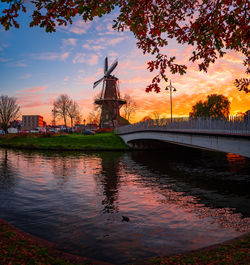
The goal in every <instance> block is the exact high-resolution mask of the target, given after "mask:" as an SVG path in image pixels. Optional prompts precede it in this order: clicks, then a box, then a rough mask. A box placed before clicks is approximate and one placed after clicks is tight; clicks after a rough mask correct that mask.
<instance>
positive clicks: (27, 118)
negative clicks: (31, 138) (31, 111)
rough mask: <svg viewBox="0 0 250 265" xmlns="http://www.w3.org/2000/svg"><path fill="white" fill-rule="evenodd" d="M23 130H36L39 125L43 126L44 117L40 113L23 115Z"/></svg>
mask: <svg viewBox="0 0 250 265" xmlns="http://www.w3.org/2000/svg"><path fill="white" fill-rule="evenodd" d="M22 122H23V127H22V129H23V130H34V129H36V128H37V127H43V117H42V116H40V115H23V116H22Z"/></svg>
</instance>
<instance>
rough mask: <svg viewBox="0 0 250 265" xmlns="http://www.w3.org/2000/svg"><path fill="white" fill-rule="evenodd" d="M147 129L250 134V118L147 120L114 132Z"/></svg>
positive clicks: (119, 128) (122, 132) (121, 132)
mask: <svg viewBox="0 0 250 265" xmlns="http://www.w3.org/2000/svg"><path fill="white" fill-rule="evenodd" d="M147 130H148V131H149V130H154V131H155V130H157V131H179V132H190V133H192V132H194V133H195V132H196V133H213V134H226V135H242V136H244V135H245V136H250V119H248V117H245V118H242V117H235V116H230V117H229V119H224V118H220V119H215V118H205V117H199V118H190V117H182V118H173V119H172V122H171V119H159V120H147V121H143V122H138V123H134V124H131V125H126V126H122V127H118V128H116V130H115V133H116V134H124V133H132V132H136V131H147Z"/></svg>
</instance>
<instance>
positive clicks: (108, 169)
mask: <svg viewBox="0 0 250 265" xmlns="http://www.w3.org/2000/svg"><path fill="white" fill-rule="evenodd" d="M121 157H122V153H112V152H110V153H104V154H100V158H101V167H102V168H101V170H100V172H98V173H97V174H96V175H95V180H96V182H97V185H98V187H99V189H100V190H101V193H102V194H103V195H104V198H103V200H102V204H103V207H104V208H103V213H115V212H118V211H119V206H118V205H119V204H118V193H119V187H120V167H121Z"/></svg>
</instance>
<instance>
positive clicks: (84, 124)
mask: <svg viewBox="0 0 250 265" xmlns="http://www.w3.org/2000/svg"><path fill="white" fill-rule="evenodd" d="M85 122H86V120H85V119H84V120H83V125H84V131H85Z"/></svg>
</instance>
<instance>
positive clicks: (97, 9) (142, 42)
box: [0, 0, 250, 93]
mask: <svg viewBox="0 0 250 265" xmlns="http://www.w3.org/2000/svg"><path fill="white" fill-rule="evenodd" d="M1 2H7V3H8V5H6V9H5V10H4V11H3V15H2V16H1V17H0V23H1V24H2V25H3V27H4V28H5V29H6V30H8V29H9V28H10V27H12V26H13V25H14V26H15V27H16V28H18V27H19V24H18V22H17V17H18V16H19V13H20V12H26V7H25V5H26V3H25V2H24V1H22V0H15V1H13V0H1ZM32 4H33V5H34V11H33V15H32V21H31V22H30V26H31V27H33V26H37V25H39V26H40V27H44V28H45V30H46V32H53V31H55V30H56V25H59V26H60V25H65V26H66V25H67V24H68V23H72V18H73V17H74V16H76V15H80V16H81V17H82V18H83V20H84V21H85V22H87V21H90V20H93V18H94V17H96V16H98V17H101V16H103V15H105V14H108V13H110V12H111V11H112V10H113V9H114V8H117V9H119V11H120V12H119V15H118V17H117V18H116V19H115V20H114V24H113V28H114V29H115V30H117V31H124V30H127V29H128V30H130V31H132V32H133V34H134V36H135V38H136V39H137V46H138V47H139V48H140V49H141V50H142V51H143V53H144V54H146V53H148V54H152V55H154V56H155V59H154V60H152V61H150V62H148V69H149V70H150V71H154V70H157V71H158V74H157V75H156V76H155V77H154V78H153V80H152V83H151V84H150V85H149V86H148V87H147V88H146V91H147V92H149V91H152V90H154V91H156V92H159V91H160V87H159V83H160V81H161V80H162V79H163V80H165V81H167V80H168V79H167V70H168V69H169V70H170V72H171V73H172V74H175V73H179V74H181V75H182V74H184V73H186V69H187V67H186V65H184V64H178V63H176V62H175V60H176V58H175V56H172V57H169V56H168V55H167V54H164V53H163V52H162V48H163V47H166V46H167V45H168V39H175V40H176V41H177V42H178V43H179V44H189V45H192V46H193V47H194V50H193V51H192V55H191V57H190V58H189V60H190V61H192V62H195V61H198V66H199V70H200V71H205V72H206V71H207V69H208V67H209V65H210V64H211V63H214V62H215V61H216V60H217V59H218V57H223V55H224V54H225V53H226V52H227V51H228V50H234V51H237V52H241V53H242V54H243V55H244V56H245V60H244V61H243V63H244V65H245V67H246V73H249V72H250V67H249V65H250V56H249V31H250V27H249V15H248V10H249V1H248V0H185V1H183V0H165V1H163V0H140V1H134V0H105V1H95V0H89V1H84V0H81V1H78V0H62V1H51V0H36V1H32ZM237 84H238V85H239V86H237V87H238V88H239V90H244V91H245V92H246V93H247V92H249V90H248V85H249V79H247V78H241V79H237V80H236V85H237Z"/></svg>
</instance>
